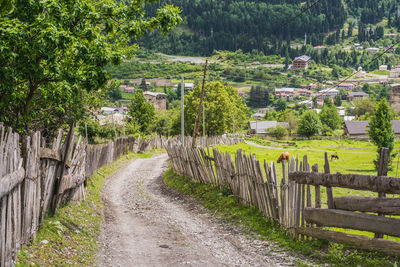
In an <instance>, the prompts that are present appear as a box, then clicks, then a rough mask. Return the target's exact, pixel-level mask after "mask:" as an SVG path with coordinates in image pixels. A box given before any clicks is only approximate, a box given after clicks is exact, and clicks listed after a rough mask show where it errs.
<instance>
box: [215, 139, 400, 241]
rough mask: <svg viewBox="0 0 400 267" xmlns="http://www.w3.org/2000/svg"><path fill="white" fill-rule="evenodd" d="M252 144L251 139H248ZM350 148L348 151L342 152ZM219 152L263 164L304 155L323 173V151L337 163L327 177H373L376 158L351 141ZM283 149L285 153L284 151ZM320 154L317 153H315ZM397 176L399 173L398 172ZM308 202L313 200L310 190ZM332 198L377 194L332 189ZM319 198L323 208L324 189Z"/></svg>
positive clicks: (246, 147)
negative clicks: (239, 154) (239, 153)
mask: <svg viewBox="0 0 400 267" xmlns="http://www.w3.org/2000/svg"><path fill="white" fill-rule="evenodd" d="M252 141H254V139H252ZM258 143H261V144H264V145H270V146H273V145H276V144H274V143H272V142H269V141H263V140H259V141H258ZM398 145H399V143H398V142H397V143H396V147H398ZM344 147H347V148H352V149H345V148H344ZM218 148H219V150H220V151H222V152H230V153H231V154H232V155H234V153H235V151H236V150H237V149H239V148H241V149H243V150H244V151H246V153H252V154H255V155H256V159H257V160H261V161H264V160H266V161H267V163H270V162H272V161H276V159H277V158H278V157H279V155H280V154H281V153H282V152H284V151H288V152H289V153H291V155H293V156H295V157H296V156H297V155H298V156H299V158H300V159H302V157H303V156H304V155H307V157H308V162H309V163H310V165H313V164H314V163H318V166H319V171H320V172H321V171H323V165H324V151H327V152H328V154H332V153H335V152H337V153H338V155H339V158H340V159H339V160H336V161H330V162H329V163H330V169H331V173H336V172H340V173H360V174H370V175H374V174H376V170H375V169H374V166H373V163H372V160H373V159H375V158H376V156H377V152H376V149H375V147H374V146H373V144H372V143H370V142H367V141H351V140H339V141H336V140H305V141H296V145H295V146H284V147H282V148H280V149H269V148H259V147H254V146H251V145H247V144H244V143H241V144H238V145H235V146H218ZM288 148H289V149H295V150H288ZM285 149H286V150H285ZM317 150H320V151H317ZM396 164H397V158H396V159H395V160H394V164H393V170H391V171H390V172H389V174H388V175H389V176H396ZM399 172H400V170H399ZM277 173H278V177H277V178H278V180H279V181H280V180H281V178H282V168H281V167H280V166H277ZM311 192H312V198H314V190H311ZM333 193H334V196H348V195H356V196H369V197H375V196H377V193H373V192H368V191H358V190H352V189H346V188H338V187H335V188H334V189H333ZM321 197H322V205H323V207H324V206H325V207H326V206H327V204H326V190H325V187H321ZM335 230H338V231H342V232H346V233H351V234H361V235H365V236H368V237H373V236H374V234H373V233H369V232H363V231H356V230H352V229H335ZM385 238H389V239H391V240H395V241H400V238H396V237H387V236H385Z"/></svg>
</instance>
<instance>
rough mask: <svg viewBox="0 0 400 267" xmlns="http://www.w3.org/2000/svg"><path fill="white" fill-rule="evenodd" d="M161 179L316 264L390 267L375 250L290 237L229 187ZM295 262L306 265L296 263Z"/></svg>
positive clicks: (227, 219) (172, 177) (174, 177)
mask: <svg viewBox="0 0 400 267" xmlns="http://www.w3.org/2000/svg"><path fill="white" fill-rule="evenodd" d="M164 181H165V183H166V184H167V185H169V186H170V187H172V188H174V189H176V190H178V191H179V192H181V193H183V194H185V195H189V196H191V197H194V198H195V199H196V200H197V201H198V202H199V203H200V204H202V205H204V206H205V207H206V208H207V209H208V210H209V211H210V213H212V214H215V215H216V216H218V217H219V218H221V219H222V220H224V221H225V222H227V223H230V224H233V225H236V226H239V227H241V228H242V230H243V231H244V232H246V233H248V234H250V235H254V236H256V237H258V238H260V239H263V240H270V241H274V242H277V243H278V244H279V245H280V246H281V247H283V248H285V249H289V250H293V251H296V252H299V253H301V254H303V255H306V256H308V257H310V258H312V259H313V260H315V261H316V262H317V263H330V264H335V266H357V265H360V266H392V264H393V262H394V261H395V259H394V258H389V257H386V256H384V255H383V254H381V253H378V252H366V251H357V250H352V249H349V248H347V247H345V246H343V245H338V244H329V243H327V242H324V241H298V240H297V241H296V240H292V239H291V238H290V237H289V236H288V235H287V234H286V233H285V232H284V231H282V230H281V229H280V227H279V225H277V224H275V223H272V222H270V221H268V220H267V219H266V218H265V217H264V216H263V215H262V213H261V212H259V211H258V210H257V209H256V208H255V207H250V208H249V207H246V206H244V205H241V204H238V203H237V202H236V199H235V197H234V196H233V195H232V194H231V192H230V191H229V189H223V190H219V189H217V188H215V187H212V186H210V185H205V184H200V183H195V182H194V181H193V180H191V179H189V178H185V177H183V176H180V175H177V174H175V173H174V172H173V171H172V169H169V170H168V171H167V172H166V174H165V176H164ZM297 264H298V265H300V266H301V265H306V264H305V263H303V262H297Z"/></svg>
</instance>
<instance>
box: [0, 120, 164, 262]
mask: <svg viewBox="0 0 400 267" xmlns="http://www.w3.org/2000/svg"><path fill="white" fill-rule="evenodd" d="M154 142H155V141H154ZM21 144H23V145H21ZM157 145H158V143H156V142H155V143H153V144H151V141H146V140H136V139H135V138H134V137H126V138H118V139H116V140H115V141H114V142H109V143H108V144H106V145H87V143H86V141H85V140H82V139H81V137H77V136H76V135H75V134H74V133H73V131H70V133H69V134H68V135H67V136H66V137H65V136H64V134H63V132H62V131H61V130H60V131H59V132H58V136H57V138H55V139H54V140H53V142H52V143H51V144H48V143H46V142H45V140H44V139H43V138H42V137H41V134H40V132H36V133H34V134H33V135H32V136H31V137H25V138H24V139H23V140H20V137H19V135H18V134H16V133H14V132H13V131H12V129H7V131H6V129H5V128H4V127H2V126H0V200H1V202H0V203H1V204H0V221H1V222H0V266H13V265H14V264H15V256H16V253H17V251H18V249H19V248H21V247H22V246H23V245H24V244H26V243H27V242H28V241H29V240H30V239H31V238H33V237H35V236H36V234H37V231H38V229H39V226H40V225H41V224H42V223H43V219H44V217H45V216H46V215H48V214H53V213H54V212H55V210H56V209H57V208H59V207H60V205H62V204H64V203H65V202H67V201H80V200H84V199H85V197H86V180H87V178H88V177H90V176H92V175H93V173H94V172H95V171H96V170H97V169H98V168H99V167H101V166H103V165H106V164H108V163H110V162H112V161H113V160H115V159H117V158H118V157H120V156H122V155H123V154H126V153H127V152H129V151H134V150H136V151H139V150H142V149H147V148H149V147H151V146H157ZM22 154H23V155H24V157H22Z"/></svg>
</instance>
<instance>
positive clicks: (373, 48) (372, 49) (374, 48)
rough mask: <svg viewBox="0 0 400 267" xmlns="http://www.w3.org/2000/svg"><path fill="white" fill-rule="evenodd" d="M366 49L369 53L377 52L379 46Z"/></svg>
mask: <svg viewBox="0 0 400 267" xmlns="http://www.w3.org/2000/svg"><path fill="white" fill-rule="evenodd" d="M367 51H368V52H369V53H378V52H379V48H378V47H369V48H367Z"/></svg>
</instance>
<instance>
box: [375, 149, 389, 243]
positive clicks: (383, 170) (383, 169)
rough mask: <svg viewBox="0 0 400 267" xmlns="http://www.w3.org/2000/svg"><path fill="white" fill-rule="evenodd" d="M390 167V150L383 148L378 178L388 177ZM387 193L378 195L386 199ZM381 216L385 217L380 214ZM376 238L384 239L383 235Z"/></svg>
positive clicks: (380, 151) (380, 155) (376, 234)
mask: <svg viewBox="0 0 400 267" xmlns="http://www.w3.org/2000/svg"><path fill="white" fill-rule="evenodd" d="M388 165H389V149H388V148H386V147H381V148H380V149H379V166H378V176H387V173H388ZM385 196H386V194H385V193H378V197H379V198H383V197H385ZM378 215H379V216H383V217H384V215H382V214H380V213H378ZM375 238H383V234H378V233H375Z"/></svg>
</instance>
